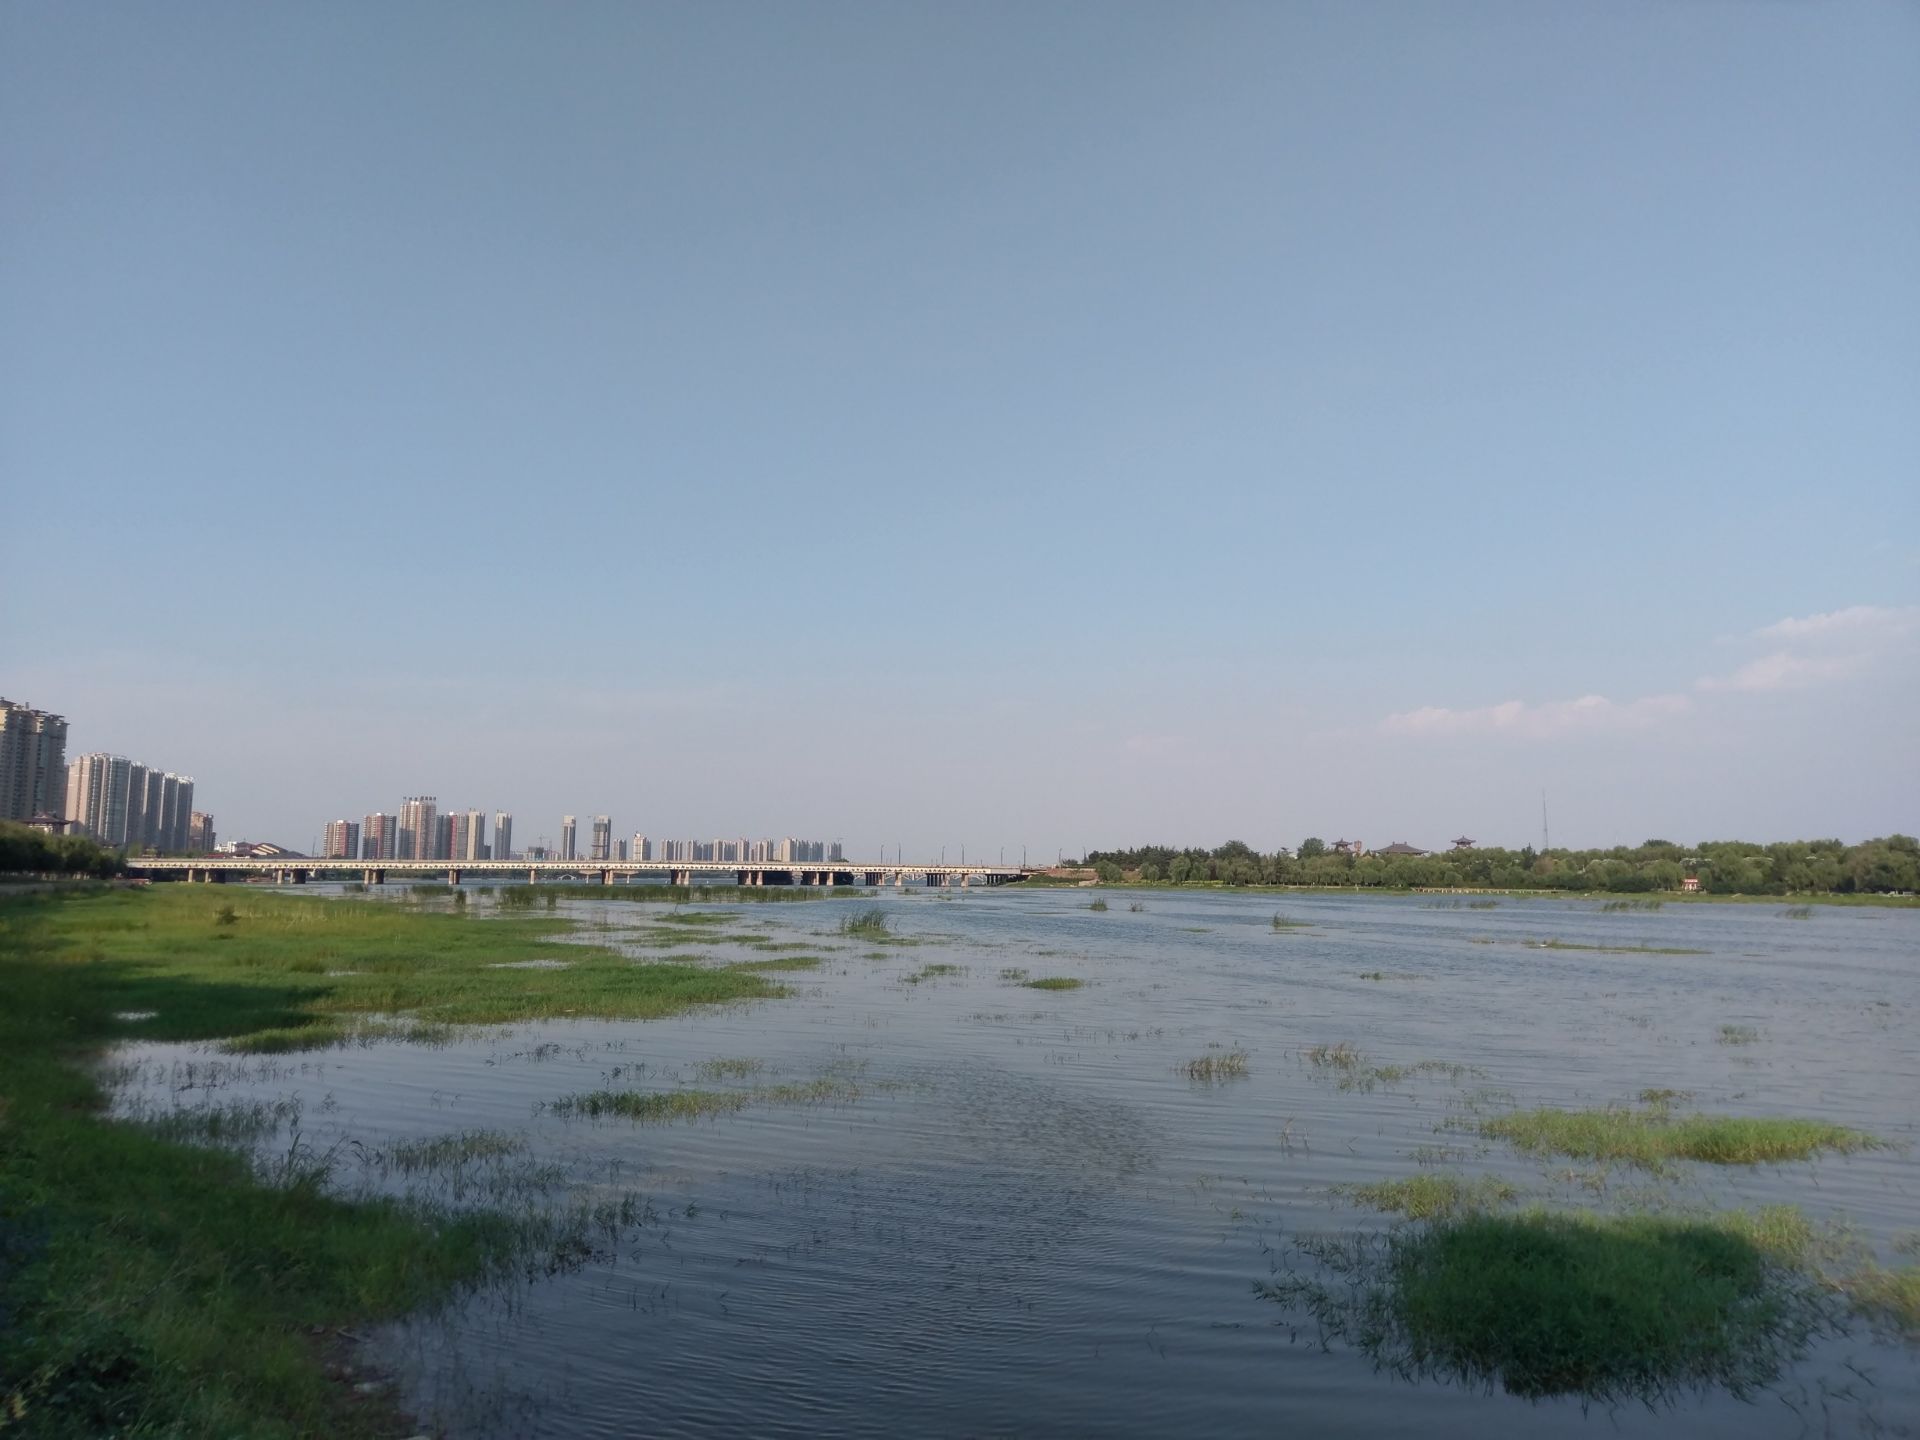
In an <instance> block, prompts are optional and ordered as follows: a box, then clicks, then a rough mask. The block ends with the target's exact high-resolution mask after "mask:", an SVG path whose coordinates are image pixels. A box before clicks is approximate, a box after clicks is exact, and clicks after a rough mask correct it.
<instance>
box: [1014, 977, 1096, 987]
mask: <svg viewBox="0 0 1920 1440" xmlns="http://www.w3.org/2000/svg"><path fill="white" fill-rule="evenodd" d="M1020 983H1021V984H1023V985H1025V986H1026V987H1027V989H1029V990H1078V989H1079V988H1080V987H1081V986H1082V985H1085V984H1086V983H1087V982H1086V981H1084V980H1081V979H1078V978H1077V977H1075V976H1072V975H1042V976H1041V977H1040V978H1039V979H1037V980H1023V981H1021V982H1020Z"/></svg>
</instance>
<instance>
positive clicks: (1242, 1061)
mask: <svg viewBox="0 0 1920 1440" xmlns="http://www.w3.org/2000/svg"><path fill="white" fill-rule="evenodd" d="M1247 1059H1248V1056H1247V1052H1246V1051H1244V1050H1242V1049H1240V1048H1239V1047H1238V1046H1235V1047H1234V1048H1233V1049H1231V1050H1215V1051H1210V1052H1209V1053H1207V1054H1205V1055H1202V1056H1200V1057H1199V1058H1198V1059H1195V1060H1189V1061H1187V1063H1186V1064H1184V1065H1182V1066H1180V1067H1179V1068H1180V1069H1181V1071H1182V1072H1184V1073H1185V1075H1186V1077H1187V1078H1188V1079H1189V1080H1198V1081H1201V1082H1202V1083H1204V1084H1208V1085H1217V1084H1219V1083H1220V1082H1221V1081H1223V1080H1239V1079H1242V1078H1244V1077H1245V1076H1246V1074H1247Z"/></svg>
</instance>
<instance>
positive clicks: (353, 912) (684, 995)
mask: <svg viewBox="0 0 1920 1440" xmlns="http://www.w3.org/2000/svg"><path fill="white" fill-rule="evenodd" d="M210 889H217V887H212V886H208V887H201V888H190V887H188V886H185V885H177V886H174V885H169V886H156V887H154V888H153V889H151V890H148V891H116V892H113V893H111V894H108V895H102V896H99V897H97V898H94V899H91V900H89V901H87V903H86V904H85V905H79V904H63V903H58V902H43V903H41V904H39V905H38V906H35V907H33V909H32V912H31V916H30V918H29V916H28V915H27V914H26V912H22V911H18V910H16V911H14V912H13V913H15V914H16V915H19V916H20V918H21V921H22V923H30V924H31V926H32V927H33V928H34V930H35V933H36V934H37V935H38V936H39V937H40V943H41V944H42V945H43V946H44V947H45V949H46V952H47V953H48V954H49V955H50V956H52V957H54V959H55V963H56V964H60V965H64V966H74V967H91V968H89V969H88V972H87V974H86V976H85V979H86V982H87V983H88V984H89V985H91V986H95V987H97V988H98V989H99V990H100V992H101V993H102V994H103V995H104V996H106V997H107V998H108V999H110V1000H111V1002H112V1004H111V1007H110V1008H111V1009H112V1010H125V1011H140V1010H153V1011H156V1012H158V1013H157V1014H156V1015H155V1016H154V1018H153V1019H151V1020H147V1021H143V1022H140V1023H139V1024H138V1025H137V1026H135V1025H131V1024H129V1025H125V1026H120V1027H117V1028H116V1029H115V1030H114V1031H113V1032H112V1034H111V1035H110V1037H109V1038H118V1036H120V1035H127V1036H132V1035H138V1036H139V1037H140V1038H142V1039H148V1040H224V1041H225V1042H226V1043H227V1045H228V1047H229V1048H232V1049H236V1050H248V1051H255V1052H262V1053H271V1052H280V1051H287V1050H301V1049H315V1048H319V1047H323V1046H327V1045H338V1044H344V1043H349V1042H353V1041H357V1040H366V1039H415V1040H423V1039H424V1040H432V1039H434V1038H439V1039H445V1038H447V1036H448V1034H449V1032H448V1031H447V1029H446V1027H449V1026H460V1025H480V1024H492V1023H497V1022H502V1021H507V1020H523V1019H534V1018H550V1017H557V1016H579V1017H582V1018H595V1019H655V1018H658V1017H661V1016H666V1015H675V1014H679V1013H680V1012H682V1011H685V1010H687V1009H689V1008H692V1007H694V1006H698V1005H707V1004H720V1003H725V1002H728V1001H734V1000H751V999H763V998H771V997H774V996H779V995H782V994H784V993H785V992H784V991H783V990H782V989H781V988H780V987H779V986H778V985H776V984H773V983H772V982H769V981H766V980H763V979H761V978H759V977H758V976H755V975H753V974H751V973H743V972H739V971H728V970H714V969H708V968H703V967H701V966H698V965H687V964H647V965H637V964H635V963H634V962H633V961H632V960H630V959H628V958H627V957H625V956H622V955H619V954H617V953H616V952H614V951H612V950H607V949H602V948H599V947H595V946H588V945H575V944H568V943H563V942H562V941H560V940H558V939H557V938H555V937H556V936H558V935H560V934H562V933H564V932H566V931H568V930H569V929H571V928H572V927H571V924H570V922H567V921H564V920H559V919H551V918H546V917H541V918H538V919H536V918H533V917H530V916H529V917H520V916H512V917H504V916H503V917H498V918H490V919H485V920H479V919H469V918H468V917H467V916H464V915H458V914H454V913H452V912H451V911H444V910H443V911H424V910H420V909H415V908H414V907H411V906H402V905H395V904H392V903H390V902H386V901H378V900H354V899H323V898H319V897H306V896H282V895H270V894H250V895H243V896H240V897H236V898H234V899H232V900H228V899H226V898H224V897H222V898H218V899H216V898H214V897H210V896H209V895H208V894H207V891H208V890H210ZM10 903H11V904H13V905H15V906H26V905H29V904H30V902H28V901H24V900H23V901H17V902H10ZM223 910H231V911H232V912H233V915H234V918H233V920H232V922H231V923H222V922H221V921H220V920H219V915H220V912H221V911H223ZM216 937H218V938H219V940H220V943H219V944H217V945H215V944H209V943H208V942H209V941H210V940H213V939H215V938H216ZM531 960H550V961H556V962H560V963H561V964H562V965H564V966H565V968H563V969H518V968H514V969H508V968H500V967H503V966H517V965H521V964H523V963H524V962H527V961H531ZM336 971H337V972H347V971H351V972H353V973H351V974H348V973H338V974H330V973H328V972H336Z"/></svg>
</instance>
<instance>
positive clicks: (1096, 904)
mask: <svg viewBox="0 0 1920 1440" xmlns="http://www.w3.org/2000/svg"><path fill="white" fill-rule="evenodd" d="M1106 908H1107V902H1106V901H1105V900H1095V901H1093V902H1092V903H1091V904H1089V905H1088V906H1087V909H1089V910H1105V909H1106Z"/></svg>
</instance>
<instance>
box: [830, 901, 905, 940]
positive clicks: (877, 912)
mask: <svg viewBox="0 0 1920 1440" xmlns="http://www.w3.org/2000/svg"><path fill="white" fill-rule="evenodd" d="M840 933H841V934H842V935H851V936H853V937H854V938H856V939H860V940H885V939H886V938H888V937H889V936H890V935H892V934H893V928H892V927H891V926H890V925H888V924H887V912H886V911H885V910H883V909H882V908H881V907H880V906H878V905H869V906H867V907H866V908H865V909H863V910H856V911H854V912H853V914H851V915H849V916H847V917H846V919H844V920H842V921H841V922H840Z"/></svg>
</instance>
